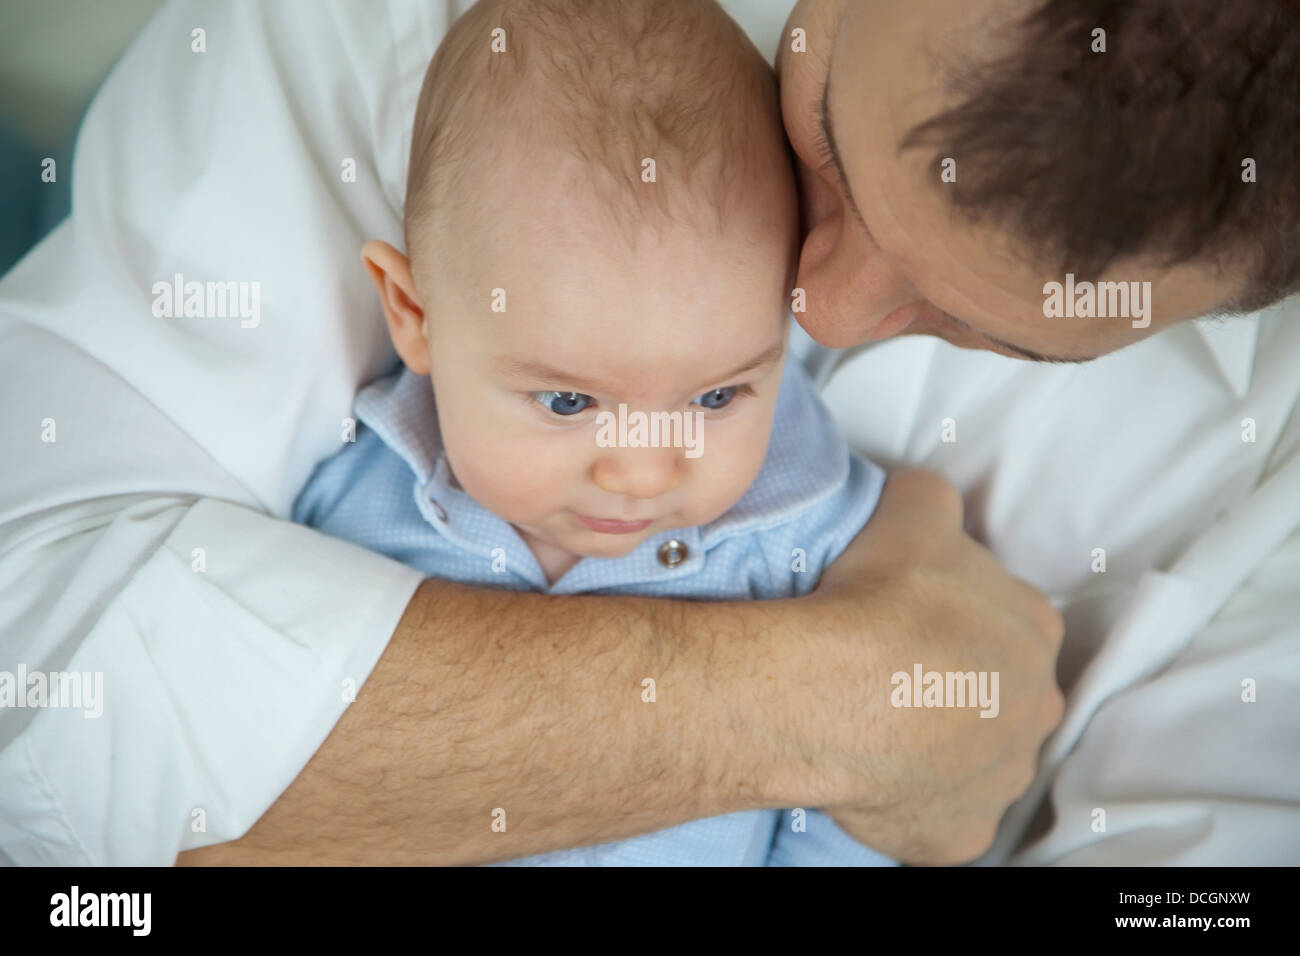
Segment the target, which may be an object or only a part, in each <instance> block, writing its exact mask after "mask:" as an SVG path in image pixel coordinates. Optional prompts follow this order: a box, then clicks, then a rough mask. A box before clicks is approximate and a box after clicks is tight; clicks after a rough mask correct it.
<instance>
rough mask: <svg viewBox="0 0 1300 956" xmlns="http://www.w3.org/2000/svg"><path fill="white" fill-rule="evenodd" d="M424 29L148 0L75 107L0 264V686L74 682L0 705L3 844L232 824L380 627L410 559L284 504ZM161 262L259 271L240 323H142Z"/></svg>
mask: <svg viewBox="0 0 1300 956" xmlns="http://www.w3.org/2000/svg"><path fill="white" fill-rule="evenodd" d="M445 17H446V6H445V5H444V4H427V3H424V4H420V3H414V2H411V3H407V2H403V0H390V2H387V3H381V2H376V3H372V4H366V5H359V4H353V3H348V2H346V0H340V2H328V3H282V4H260V3H244V2H232V3H229V4H219V5H210V4H204V3H200V2H190V0H183V2H173V3H169V4H168V5H167V6H165V7H164V8H163V9H162V10H161V11H160V12H159V13H158V14H157V15H156V16H155V18H154V19H153V20H152V21H151V22H150V24H149V25H148V27H147V28H146V30H145V31H144V33H143V34H142V35H141V36H140V37H139V38H138V39H137V41H136V43H135V44H134V45H133V46H132V48H131V49H130V50H128V52H127V54H126V55H125V57H124V58H123V60H122V62H120V63H119V64H118V66H117V67H115V69H114V71H113V73H112V74H111V76H110V77H109V79H108V81H106V83H105V86H104V87H103V88H102V89H101V91H100V92H99V94H97V96H96V99H95V101H94V102H93V103H92V106H91V108H90V110H89V112H88V114H87V117H86V120H85V122H84V124H83V127H82V130H81V133H80V136H79V140H78V147H77V156H76V159H75V170H74V171H73V173H74V174H73V211H72V215H71V218H70V219H69V220H68V221H66V222H65V223H64V224H63V225H61V226H60V227H59V228H57V229H56V230H55V231H54V232H53V233H52V234H51V235H50V236H49V237H47V239H46V240H45V241H44V242H42V244H41V245H40V246H38V247H37V248H36V249H35V250H34V251H33V252H31V253H30V254H29V255H28V256H27V257H26V258H25V259H24V260H23V261H22V262H21V263H19V265H18V266H16V267H15V268H14V270H12V271H11V272H10V273H9V274H8V275H7V276H6V277H5V279H4V281H3V283H0V381H3V382H4V383H5V386H6V399H5V406H4V410H3V412H2V413H0V447H2V448H3V449H4V451H3V457H0V634H3V635H4V640H3V643H2V644H0V689H3V685H4V683H5V681H4V678H5V674H6V673H7V674H8V675H9V678H10V680H9V686H10V687H12V688H14V689H15V690H17V691H22V690H26V689H27V687H26V684H24V687H22V688H18V687H17V684H18V681H17V677H18V676H19V675H26V677H27V678H28V679H29V680H30V679H31V675H33V674H37V673H40V674H44V675H49V674H50V673H51V672H56V671H57V672H60V673H72V672H79V673H81V674H83V675H90V678H89V680H88V682H87V683H86V684H85V690H86V693H83V694H82V696H81V698H80V703H81V704H82V705H83V706H81V707H70V706H48V703H50V702H47V706H26V705H27V703H28V700H29V698H28V695H25V694H24V695H22V699H21V701H19V700H15V701H14V702H13V703H12V704H7V705H6V706H4V707H0V859H3V860H5V861H7V862H11V863H19V864H33V863H40V864H170V863H172V862H173V861H174V859H175V857H176V854H177V853H178V852H179V851H182V850H185V849H190V848H194V847H197V846H202V845H206V844H210V843H217V842H222V841H225V840H230V839H234V838H237V837H238V836H240V835H242V834H243V833H244V832H246V831H247V829H248V828H249V827H250V826H251V825H252V824H253V823H254V822H255V821H256V820H257V818H258V817H259V816H260V815H261V814H262V812H264V810H265V809H266V808H267V807H268V806H270V805H271V804H272V803H273V802H274V801H275V799H276V798H277V797H278V796H279V795H280V793H282V792H283V791H284V789H285V788H286V787H287V786H288V785H289V783H290V782H292V780H293V779H294V777H295V776H296V775H297V774H298V773H299V771H300V770H301V769H302V767H303V766H304V765H305V764H306V762H307V761H308V759H309V758H310V756H311V755H312V753H313V752H314V751H315V750H316V749H317V748H318V747H319V746H320V744H321V742H322V741H323V740H324V739H325V737H326V736H327V735H328V734H329V732H330V730H331V728H332V727H333V725H334V723H335V722H336V721H337V719H338V717H339V716H340V714H341V713H342V711H343V710H344V709H345V707H346V706H347V703H346V701H347V700H348V699H349V698H350V697H351V696H352V695H353V694H354V693H355V690H356V689H357V688H359V687H360V685H361V684H362V682H363V681H364V680H365V678H366V676H367V675H368V673H369V671H370V669H371V668H372V666H373V665H374V663H375V661H376V660H377V659H378V657H379V656H380V654H381V653H382V651H383V649H384V647H385V645H386V644H387V641H388V640H389V638H390V637H391V635H392V631H393V629H394V627H395V625H396V623H397V622H398V620H399V619H400V616H401V614H402V612H403V610H404V609H405V606H406V604H407V602H408V601H409V599H410V596H411V594H412V592H413V590H414V588H415V587H416V585H417V583H418V581H419V580H420V575H419V574H418V572H415V571H413V570H411V569H408V568H405V567H404V566H402V565H400V564H398V563H396V562H394V561H392V560H390V559H388V558H384V557H381V556H379V555H375V554H371V553H369V552H367V551H364V550H362V549H360V548H357V547H355V546H352V545H349V544H346V543H343V542H338V541H334V540H331V539H329V538H326V537H325V536H323V535H321V534H319V533H317V532H314V531H312V530H311V529H308V528H303V527H300V526H296V525H292V524H289V523H288V522H286V521H284V520H282V519H283V518H284V517H285V516H287V513H288V508H289V505H290V503H291V502H292V500H293V496H294V493H295V492H296V490H297V488H298V487H299V486H300V485H301V484H302V483H303V482H304V481H305V480H306V478H307V475H308V474H310V472H311V469H312V467H313V466H314V465H315V464H316V462H317V461H319V460H321V459H322V458H324V457H326V456H327V455H328V454H329V453H331V452H332V451H333V450H336V449H337V448H338V446H339V441H340V434H341V430H342V427H343V421H344V419H346V418H347V416H348V415H349V414H350V406H351V400H352V396H353V395H354V394H355V391H356V387H357V385H358V384H359V383H360V382H361V381H364V380H366V379H367V378H369V377H371V376H373V375H374V374H376V373H377V372H378V371H380V370H381V369H382V368H383V367H384V366H385V365H386V364H387V363H388V362H389V361H391V352H390V347H389V345H388V344H387V342H386V340H385V339H386V336H385V334H384V331H383V326H382V321H381V319H380V318H379V317H378V315H377V314H372V312H373V309H374V304H373V302H372V301H371V293H370V291H369V290H368V288H367V285H368V280H367V279H366V277H365V275H364V273H363V272H362V270H361V269H360V268H359V267H356V268H350V267H351V266H354V265H355V264H356V263H357V261H358V260H357V255H358V250H359V248H360V245H361V243H362V241H364V239H366V238H387V239H390V240H393V241H397V240H398V237H400V233H401V225H400V209H401V197H402V194H403V191H404V173H403V172H402V170H403V168H404V160H403V157H404V156H405V153H406V150H407V147H408V146H409V143H408V137H409V130H408V129H407V124H408V123H409V119H410V116H411V114H412V112H413V108H414V97H415V96H416V95H417V94H418V88H419V77H420V75H421V74H422V72H423V68H424V66H425V65H426V64H427V62H428V58H429V56H430V55H431V54H432V52H433V49H434V47H435V46H436V43H437V40H438V38H439V37H440V36H441V32H442V31H443V30H444V29H445V26H446V23H445ZM67 174H68V171H67V170H63V169H60V170H59V171H58V175H67ZM182 277H183V278H182ZM173 280H174V281H175V283H176V284H177V285H180V284H181V283H183V282H189V281H199V282H218V283H228V282H233V283H246V284H247V285H248V286H250V287H251V286H254V285H255V287H256V288H257V289H258V290H259V300H258V301H259V311H258V313H257V315H256V320H255V321H254V320H252V319H251V318H250V317H249V316H244V315H231V314H223V313H221V312H218V313H216V314H213V313H212V312H211V311H210V310H209V312H208V313H207V314H200V315H192V316H184V315H178V316H170V317H168V316H165V315H159V314H158V313H159V311H161V310H159V309H157V308H155V307H154V306H155V303H156V296H157V293H156V286H157V284H158V283H160V282H162V283H164V284H166V283H171V282H173ZM370 319H373V320H374V321H373V322H372V321H370ZM42 679H43V680H44V679H47V678H42ZM90 688H100V689H101V690H100V692H99V693H97V694H93V695H92V694H91V693H90ZM91 696H93V698H94V699H93V700H91V699H88V698H89V697H91ZM34 702H35V703H39V702H40V701H39V699H35V700H34Z"/></svg>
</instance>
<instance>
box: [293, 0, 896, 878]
mask: <svg viewBox="0 0 1300 956" xmlns="http://www.w3.org/2000/svg"><path fill="white" fill-rule="evenodd" d="M797 217H798V208H797V198H796V191H795V184H794V179H793V175H792V171H791V168H790V163H789V155H788V153H787V147H786V143H785V139H784V136H783V133H782V124H781V117H780V108H779V103H778V98H777V91H776V85H775V79H774V76H773V73H772V70H771V68H770V67H769V66H768V65H767V63H766V62H765V61H764V60H763V58H762V57H761V56H760V55H759V54H758V52H757V51H756V50H755V49H754V47H753V46H752V45H751V44H750V42H749V40H748V39H747V38H746V37H745V35H744V33H743V32H742V31H741V29H740V28H739V27H738V26H737V25H736V24H735V23H734V22H733V21H732V20H731V19H730V18H729V17H728V16H727V15H726V13H724V12H723V11H722V9H721V8H720V7H718V6H717V5H716V4H715V3H712V2H708V0H680V2H677V0H586V2H583V0H483V2H481V3H479V4H478V5H477V6H475V7H474V8H472V9H471V10H470V11H469V12H468V13H466V14H465V16H463V17H462V18H461V19H460V20H459V21H457V23H456V24H455V25H454V26H453V27H452V29H451V30H450V31H449V32H448V34H447V37H446V39H445V40H444V42H443V43H442V45H441V47H440V48H439V50H438V52H437V55H436V56H435V57H434V59H433V62H432V64H431V65H430V67H429V70H428V73H427V74H426V77H425V80H424V85H423V87H422V90H421V93H420V99H419V104H418V107H417V110H416V116H415V121H414V132H413V135H412V140H411V156H410V167H409V170H408V179H407V196H406V210H405V245H406V250H407V253H408V255H409V258H408V256H407V255H403V254H402V253H401V252H399V251H398V250H396V249H394V248H393V247H392V246H390V245H387V244H386V243H382V242H370V243H367V244H366V246H365V248H364V250H363V258H364V261H365V265H366V268H367V269H368V271H369V273H370V275H371V277H372V279H373V280H374V283H375V286H376V288H377V289H378V292H379V299H380V304H381V306H382V308H383V312H384V315H385V316H386V318H387V322H388V329H389V332H390V334H391V336H392V340H393V345H394V347H395V348H396V350H397V354H398V355H399V356H400V357H401V360H402V362H403V363H404V365H405V369H404V370H399V372H397V373H395V374H393V375H391V376H389V377H387V378H384V379H381V380H379V381H377V382H374V383H372V384H371V385H369V386H367V387H366V388H365V389H364V390H362V392H361V393H360V394H359V395H358V397H357V400H356V408H355V414H356V417H357V419H358V422H359V426H358V431H357V435H356V440H355V442H354V443H350V444H348V445H345V446H344V448H343V450H342V451H340V452H339V453H338V454H336V455H335V456H333V457H332V458H330V459H328V460H326V461H325V462H323V463H322V464H321V465H320V466H319V467H318V468H317V470H316V472H315V473H314V474H313V476H312V478H311V480H310V481H309V483H308V484H307V486H306V487H305V488H304V489H303V491H302V493H301V494H300V496H299V498H298V501H297V502H296V504H295V507H294V518H295V520H297V521H301V522H304V523H307V524H310V525H313V526H315V527H317V528H320V529H321V530H323V531H326V532H328V533H330V534H333V535H335V536H337V537H340V538H345V539H348V540H351V541H354V542H356V543H358V544H361V545H364V546H366V547H368V548H371V549H372V550H375V551H379V552H383V553H385V554H388V555H390V556H392V557H394V558H397V559H399V560H401V561H403V562H405V563H407V564H410V565H412V566H414V567H416V568H419V569H420V570H422V571H424V572H426V573H428V574H430V575H433V576H436V577H440V578H444V579H448V580H454V581H461V582H465V583H470V584H477V585H482V586H489V587H500V588H514V589H532V590H536V591H543V592H548V593H552V594H575V593H604V594H612V593H622V594H645V595H658V596H667V597H678V598H684V597H689V598H710V599H729V600H735V599H743V598H776V597H789V596H794V595H800V594H806V593H808V592H809V591H811V590H812V589H813V587H814V586H815V585H816V583H817V578H818V575H819V574H820V572H821V570H822V568H823V567H825V566H826V565H827V564H828V563H829V562H830V561H832V560H834V558H835V557H836V556H837V555H839V553H840V552H841V551H842V550H843V548H844V547H845V546H846V545H847V544H848V542H849V541H850V540H852V538H853V537H854V535H855V534H856V533H857V532H858V531H859V529H860V528H861V527H862V525H863V524H864V523H865V522H866V520H867V519H868V517H869V516H870V514H871V511H872V510H873V509H874V507H875V504H876V500H877V497H878V495H879V492H880V489H881V487H882V484H883V480H884V479H883V473H882V472H881V471H880V470H879V469H878V468H876V467H875V466H874V465H871V464H870V463H868V462H866V461H863V460H862V459H860V458H857V457H854V456H852V455H850V453H849V451H848V449H847V447H846V445H845V443H844V441H843V439H842V438H841V436H840V435H839V432H838V431H837V429H836V427H835V425H834V423H833V422H832V420H831V419H830V416H829V414H828V413H827V412H826V410H825V409H824V407H823V406H822V405H821V404H820V402H819V401H818V399H817V397H816V394H815V392H814V391H813V389H812V386H811V384H810V383H809V381H808V379H807V377H806V375H805V374H804V372H803V369H802V368H801V366H800V365H799V364H798V362H797V361H796V360H795V359H794V358H793V357H791V356H790V355H788V354H787V334H788V330H789V328H790V299H789V296H790V287H791V284H792V281H793V274H794V267H795V264H796V255H797V238H798V219H797ZM627 706H629V707H649V706H655V707H661V706H672V705H671V704H665V703H647V702H645V701H643V699H642V688H641V687H639V686H638V687H632V688H629V689H628V694H627ZM593 730H594V731H595V733H594V734H593V737H594V739H592V740H591V741H590V744H591V745H592V746H599V745H600V742H599V737H598V733H599V730H598V728H593ZM507 802H508V801H507ZM793 816H794V819H795V820H796V821H797V822H802V821H804V820H805V819H806V829H805V828H799V827H795V828H792V827H791V826H790V825H789V820H790V819H791V817H790V816H788V815H786V814H785V813H783V812H782V811H778V810H755V811H748V812H744V813H735V814H729V815H726V816H722V817H715V818H710V819H706V820H697V821H694V822H692V823H688V824H684V825H681V826H677V827H672V828H670V829H667V830H662V831H659V832H657V833H651V834H648V835H646V836H642V837H637V838H635V839H630V840H623V841H618V842H615V843H608V844H604V845H601V846H590V847H581V848H578V849H575V850H569V851H564V852H559V853H551V854H546V855H543V856H538V857H529V858H526V859H523V860H518V861H511V862H514V863H523V864H565V865H605V866H608V865H622V864H652V863H657V864H704V865H752V864H760V865H761V864H764V863H775V864H786V865H802V864H808V863H834V864H880V863H884V862H888V861H886V860H884V859H883V858H882V857H880V856H878V855H877V854H874V853H872V852H871V851H869V850H867V849H865V848H864V847H861V846H860V845H858V844H857V843H855V842H853V841H852V840H850V839H849V838H848V837H847V836H846V835H845V834H844V833H843V832H842V831H840V830H839V828H838V827H836V825H835V824H834V823H833V821H831V820H830V818H829V817H827V816H825V815H824V814H820V813H818V812H816V811H808V813H807V814H806V817H805V816H804V814H802V813H799V814H794V815H793ZM485 825H487V824H486V823H485Z"/></svg>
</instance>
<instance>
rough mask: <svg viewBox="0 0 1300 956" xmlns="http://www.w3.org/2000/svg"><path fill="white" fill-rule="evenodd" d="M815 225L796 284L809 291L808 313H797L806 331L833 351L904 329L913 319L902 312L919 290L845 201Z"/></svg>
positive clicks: (806, 297)
mask: <svg viewBox="0 0 1300 956" xmlns="http://www.w3.org/2000/svg"><path fill="white" fill-rule="evenodd" d="M846 217H847V218H846ZM810 226H811V228H810V230H809V232H808V234H807V235H806V236H805V237H804V242H803V247H802V248H801V249H800V251H799V272H798V276H797V278H796V280H795V286H796V287H797V288H800V289H803V291H804V296H803V305H804V309H803V311H796V312H795V318H796V319H798V320H799V324H800V325H802V326H803V327H804V330H805V331H806V332H807V333H808V334H809V335H811V336H812V337H813V338H814V339H816V340H817V341H818V342H820V343H821V344H822V345H825V346H827V347H829V348H845V347H847V346H850V345H857V344H858V343H859V342H866V341H869V340H872V339H879V338H885V337H887V336H890V335H894V334H896V333H898V332H900V331H902V330H903V329H904V328H905V327H906V326H907V324H908V321H907V316H906V315H905V314H904V315H900V314H898V310H899V309H900V308H901V307H903V306H906V305H908V304H909V303H911V302H914V301H916V300H917V298H918V294H917V292H916V289H915V288H914V287H913V286H912V284H911V282H910V281H909V280H908V278H907V277H906V276H905V275H904V274H903V273H902V272H901V271H899V270H898V269H897V268H896V267H895V266H894V265H893V264H892V263H890V261H889V260H888V258H887V257H886V256H885V255H883V254H882V253H881V251H880V249H879V248H878V247H877V246H876V244H875V243H874V242H873V241H872V240H871V239H870V238H869V237H868V236H867V234H866V231H865V230H864V229H863V227H862V224H861V223H860V222H858V221H857V219H856V218H853V214H852V213H851V212H849V211H848V210H846V209H845V208H844V204H843V201H842V200H841V201H838V205H837V207H836V208H835V209H834V210H833V211H831V212H829V213H825V214H823V215H822V216H821V217H820V219H818V220H815V221H810ZM887 318H888V319H889V320H890V321H889V322H888V323H886V321H885V320H886V319H887Z"/></svg>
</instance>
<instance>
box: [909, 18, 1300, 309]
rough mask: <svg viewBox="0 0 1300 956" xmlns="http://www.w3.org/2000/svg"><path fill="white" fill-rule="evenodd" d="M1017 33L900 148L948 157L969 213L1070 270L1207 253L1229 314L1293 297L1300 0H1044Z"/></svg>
mask: <svg viewBox="0 0 1300 956" xmlns="http://www.w3.org/2000/svg"><path fill="white" fill-rule="evenodd" d="M1098 28H1100V29H1102V30H1104V31H1105V44H1106V48H1105V52H1104V53H1103V52H1094V50H1093V47H1094V45H1095V39H1096V38H1095V36H1094V32H1093V31H1094V30H1096V29H1098ZM1012 29H1013V30H1014V31H1015V32H1014V33H1012V34H1010V38H1011V39H1012V43H1011V45H1010V49H1011V52H1010V53H1009V54H1008V55H1004V56H1002V57H1001V58H999V59H996V60H994V61H993V62H992V63H980V64H974V63H967V64H961V65H957V66H953V65H951V64H949V65H945V67H944V69H945V72H946V74H947V76H948V78H949V81H950V83H951V86H952V89H953V90H955V91H956V92H957V93H958V97H959V100H960V102H959V103H958V105H957V106H956V107H954V108H952V109H948V110H946V111H944V112H942V113H940V114H939V115H937V116H935V117H933V118H931V119H929V120H927V121H926V122H924V123H922V124H921V125H919V126H917V127H916V128H914V129H913V130H911V131H910V132H909V133H908V135H907V136H906V137H905V138H904V139H903V142H902V144H901V148H902V149H911V148H914V147H930V148H934V149H936V150H937V157H938V158H943V157H953V158H955V159H956V160H957V167H958V174H957V181H956V182H955V183H951V184H947V183H945V184H944V188H945V189H948V190H951V193H950V196H951V199H952V201H953V202H954V203H955V206H956V208H957V209H958V210H959V211H960V212H961V213H962V214H963V215H964V216H965V217H967V218H968V219H969V220H971V221H987V222H992V223H994V224H996V225H998V226H1001V227H1003V228H1006V229H1008V230H1009V231H1010V232H1011V233H1012V234H1013V235H1015V236H1016V237H1018V238H1019V239H1020V240H1022V241H1023V243H1024V246H1025V248H1026V249H1028V250H1032V251H1033V255H1032V258H1033V259H1034V260H1035V261H1038V262H1040V263H1041V262H1051V264H1052V267H1053V268H1056V267H1059V268H1061V271H1062V272H1066V271H1069V272H1074V273H1076V274H1078V275H1080V276H1085V275H1087V276H1096V275H1097V274H1099V273H1100V272H1101V271H1102V270H1104V269H1105V268H1106V267H1107V266H1108V265H1110V264H1111V263H1112V262H1113V261H1114V260H1116V259H1119V258H1123V257H1127V256H1132V255H1137V256H1141V257H1143V258H1148V257H1150V258H1152V259H1154V260H1155V262H1156V264H1159V265H1162V266H1165V267H1168V266H1173V265H1176V264H1178V263H1182V262H1188V261H1205V262H1210V263H1213V262H1219V263H1220V264H1221V265H1222V267H1223V268H1224V270H1225V272H1226V273H1227V274H1233V273H1239V274H1241V275H1242V277H1243V280H1244V281H1243V284H1242V288H1241V293H1240V295H1238V296H1237V297H1235V298H1234V299H1233V301H1232V302H1230V303H1225V304H1224V310H1225V311H1238V312H1247V311H1254V310H1256V309H1259V308H1262V307H1264V306H1265V305H1268V304H1271V303H1273V302H1275V301H1277V300H1278V299H1281V298H1283V297H1285V296H1287V295H1289V294H1291V293H1292V292H1295V291H1297V290H1300V0H1045V2H1042V3H1040V4H1039V5H1037V6H1036V8H1035V9H1034V10H1033V11H1032V12H1030V13H1029V14H1028V15H1026V16H1024V17H1023V18H1022V19H1019V20H1016V21H1014V22H1013V23H1012ZM1247 159H1251V160H1254V165H1255V175H1256V177H1257V181H1256V182H1245V181H1243V173H1244V167H1243V162H1244V161H1245V160H1247ZM936 168H938V167H937V164H936Z"/></svg>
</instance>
